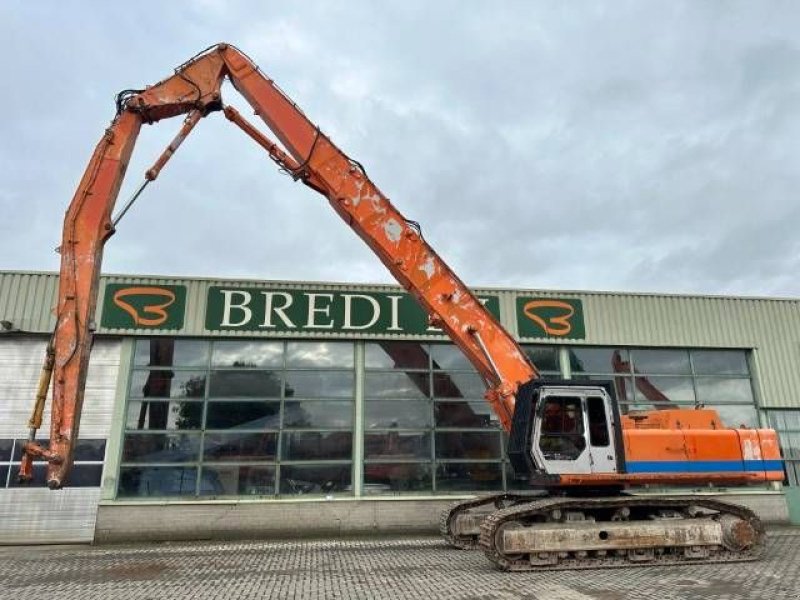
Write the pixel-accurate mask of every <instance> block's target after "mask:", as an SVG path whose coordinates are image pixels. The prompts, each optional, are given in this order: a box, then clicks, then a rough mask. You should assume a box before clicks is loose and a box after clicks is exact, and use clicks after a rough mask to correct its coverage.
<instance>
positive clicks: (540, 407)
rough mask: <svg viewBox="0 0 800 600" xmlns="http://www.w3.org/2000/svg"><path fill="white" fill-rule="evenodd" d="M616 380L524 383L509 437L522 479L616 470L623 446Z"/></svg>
mask: <svg viewBox="0 0 800 600" xmlns="http://www.w3.org/2000/svg"><path fill="white" fill-rule="evenodd" d="M619 422H620V420H619V411H618V409H617V406H616V402H615V401H614V390H613V386H612V384H611V383H599V382H597V383H596V382H592V383H591V384H587V383H581V382H579V383H576V382H574V381H545V380H534V381H531V382H529V383H526V384H524V385H523V386H521V387H520V389H519V392H518V394H517V403H516V406H515V409H514V420H513V424H512V428H511V436H510V440H509V459H510V461H511V464H512V466H513V467H514V472H515V474H516V476H517V478H519V479H527V480H530V479H531V478H534V479H536V478H541V477H542V476H545V477H546V476H548V475H561V474H589V473H616V472H617V471H618V463H617V461H618V458H619V457H620V456H621V454H622V452H621V449H620V447H619V443H620V440H621V435H620V425H619Z"/></svg>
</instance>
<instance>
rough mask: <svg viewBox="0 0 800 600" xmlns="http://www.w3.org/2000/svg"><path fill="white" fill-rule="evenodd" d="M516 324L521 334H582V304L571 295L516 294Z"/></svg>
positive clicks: (569, 336) (571, 336) (569, 337)
mask: <svg viewBox="0 0 800 600" xmlns="http://www.w3.org/2000/svg"><path fill="white" fill-rule="evenodd" d="M517 325H518V327H519V335H520V337H523V338H561V339H567V340H582V339H585V338H586V326H585V324H584V322H583V304H582V303H581V301H580V300H577V299H573V298H537V297H531V296H521V297H518V298H517Z"/></svg>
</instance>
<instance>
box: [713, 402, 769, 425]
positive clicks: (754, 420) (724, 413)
mask: <svg viewBox="0 0 800 600" xmlns="http://www.w3.org/2000/svg"><path fill="white" fill-rule="evenodd" d="M708 408H713V409H714V410H716V411H717V412H718V413H719V416H720V418H721V419H722V423H723V424H724V425H725V426H726V427H749V428H756V427H758V426H759V425H758V414H757V413H756V409H755V408H753V407H752V406H709V407H708Z"/></svg>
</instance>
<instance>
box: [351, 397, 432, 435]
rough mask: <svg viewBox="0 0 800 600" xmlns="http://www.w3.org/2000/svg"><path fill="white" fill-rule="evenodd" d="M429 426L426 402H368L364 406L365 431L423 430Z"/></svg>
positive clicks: (429, 408) (429, 418)
mask: <svg viewBox="0 0 800 600" xmlns="http://www.w3.org/2000/svg"><path fill="white" fill-rule="evenodd" d="M430 426H431V404H430V401H428V400H368V401H367V402H366V403H365V404H364V427H366V428H367V429H425V428H427V427H430Z"/></svg>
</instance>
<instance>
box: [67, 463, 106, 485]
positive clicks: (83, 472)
mask: <svg viewBox="0 0 800 600" xmlns="http://www.w3.org/2000/svg"><path fill="white" fill-rule="evenodd" d="M102 478H103V465H73V467H72V470H71V471H70V472H69V483H67V485H68V486H69V487H100V483H101V481H102Z"/></svg>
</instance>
